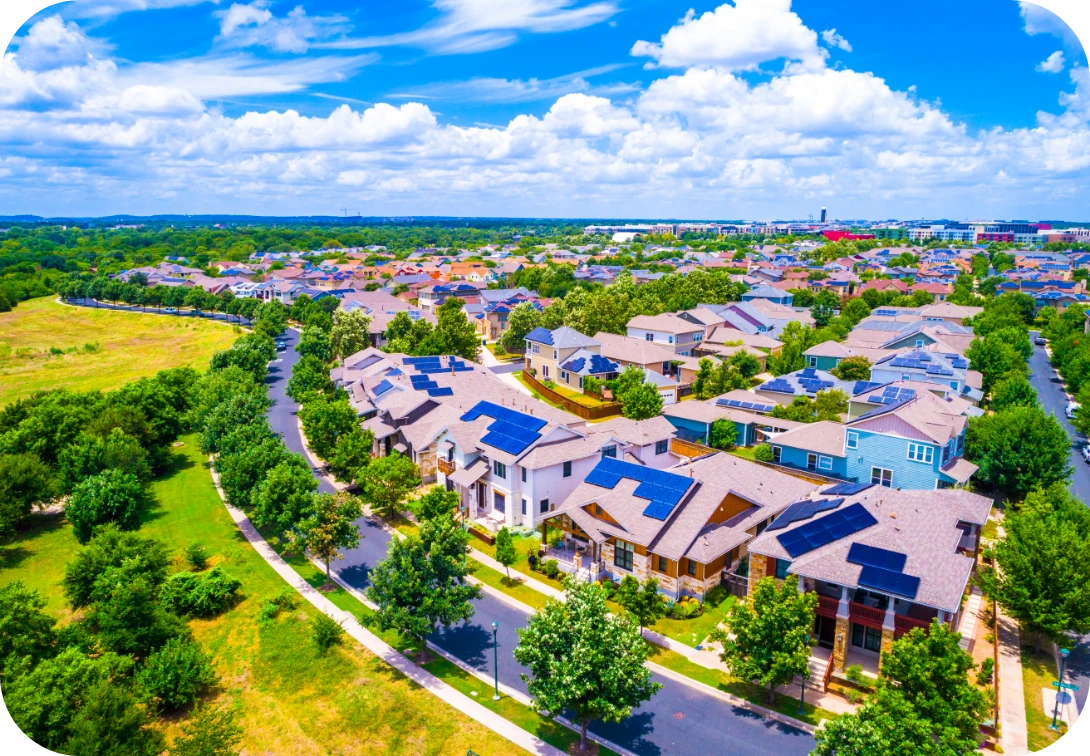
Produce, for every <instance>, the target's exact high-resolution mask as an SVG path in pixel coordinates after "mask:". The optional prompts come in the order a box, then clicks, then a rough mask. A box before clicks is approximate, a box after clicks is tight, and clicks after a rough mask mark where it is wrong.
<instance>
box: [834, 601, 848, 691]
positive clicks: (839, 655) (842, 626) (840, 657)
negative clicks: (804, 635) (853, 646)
mask: <svg viewBox="0 0 1090 756" xmlns="http://www.w3.org/2000/svg"><path fill="white" fill-rule="evenodd" d="M850 622H851V620H850V614H849V608H848V589H847V588H845V587H844V586H840V603H839V604H837V607H836V636H835V638H834V639H833V658H832V660H831V663H832V665H833V671H834V672H841V673H842V672H843V671H844V664H845V661H846V660H847V658H848V628H849V623H850Z"/></svg>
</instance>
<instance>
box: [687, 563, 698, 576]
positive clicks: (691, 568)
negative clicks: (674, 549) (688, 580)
mask: <svg viewBox="0 0 1090 756" xmlns="http://www.w3.org/2000/svg"><path fill="white" fill-rule="evenodd" d="M686 561H687V562H688V565H686V570H685V571H686V572H688V573H689V574H690V575H692V576H693V577H696V562H694V561H693V560H692V559H688V560H686Z"/></svg>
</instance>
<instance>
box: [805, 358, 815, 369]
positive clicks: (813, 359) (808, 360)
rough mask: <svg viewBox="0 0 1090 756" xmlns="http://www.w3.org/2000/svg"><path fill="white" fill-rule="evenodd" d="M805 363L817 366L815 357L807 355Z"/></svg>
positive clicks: (813, 366)
mask: <svg viewBox="0 0 1090 756" xmlns="http://www.w3.org/2000/svg"><path fill="white" fill-rule="evenodd" d="M806 364H807V365H809V366H810V367H812V368H816V367H817V357H807V358H806Z"/></svg>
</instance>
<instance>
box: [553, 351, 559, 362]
mask: <svg viewBox="0 0 1090 756" xmlns="http://www.w3.org/2000/svg"><path fill="white" fill-rule="evenodd" d="M553 359H554V360H558V359H560V352H558V351H557V350H556V349H554V350H553Z"/></svg>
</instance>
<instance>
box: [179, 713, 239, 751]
mask: <svg viewBox="0 0 1090 756" xmlns="http://www.w3.org/2000/svg"><path fill="white" fill-rule="evenodd" d="M241 740H242V728H241V727H239V726H238V725H237V724H235V716H234V714H233V713H232V711H231V710H230V709H226V708H220V709H213V708H210V707H205V706H198V708H197V709H196V710H195V711H194V712H193V716H192V717H191V718H190V719H189V721H188V722H186V723H185V724H184V725H182V732H181V734H179V735H178V737H176V738H175V739H174V743H173V744H172V745H171V746H170V755H171V756H234V754H237V753H238V744H239V741H241Z"/></svg>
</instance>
